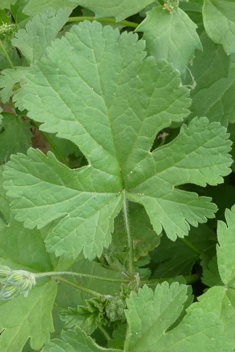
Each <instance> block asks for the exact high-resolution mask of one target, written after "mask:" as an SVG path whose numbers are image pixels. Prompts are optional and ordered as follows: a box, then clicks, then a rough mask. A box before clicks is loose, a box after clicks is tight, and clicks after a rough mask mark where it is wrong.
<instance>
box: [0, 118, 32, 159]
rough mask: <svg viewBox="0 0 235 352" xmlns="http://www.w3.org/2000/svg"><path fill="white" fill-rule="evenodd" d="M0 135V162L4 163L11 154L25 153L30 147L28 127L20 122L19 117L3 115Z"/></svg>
mask: <svg viewBox="0 0 235 352" xmlns="http://www.w3.org/2000/svg"><path fill="white" fill-rule="evenodd" d="M3 117H4V119H3V121H2V124H1V125H0V128H2V131H1V134H0V162H1V163H5V162H7V161H8V160H9V157H10V155H11V154H14V153H17V152H22V153H26V151H27V149H28V148H29V147H30V145H31V136H32V135H31V133H30V131H29V129H30V125H29V124H27V123H26V122H23V121H21V119H20V117H19V116H17V115H13V114H10V113H3Z"/></svg>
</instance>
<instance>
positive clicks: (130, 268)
mask: <svg viewBox="0 0 235 352" xmlns="http://www.w3.org/2000/svg"><path fill="white" fill-rule="evenodd" d="M123 194H124V201H123V208H122V210H123V216H124V224H125V230H126V238H127V250H128V263H127V265H128V271H129V274H130V276H131V277H132V278H133V277H135V269H134V246H133V238H132V234H131V228H130V221H129V215H128V200H127V198H126V191H125V190H123Z"/></svg>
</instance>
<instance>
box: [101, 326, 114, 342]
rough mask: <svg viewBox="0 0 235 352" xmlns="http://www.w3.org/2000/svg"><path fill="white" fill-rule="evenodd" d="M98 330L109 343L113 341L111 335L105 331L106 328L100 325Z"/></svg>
mask: <svg viewBox="0 0 235 352" xmlns="http://www.w3.org/2000/svg"><path fill="white" fill-rule="evenodd" d="M98 329H99V330H100V331H101V332H102V334H103V335H104V337H105V338H106V340H107V341H110V340H111V336H110V335H109V333H108V332H107V331H106V330H105V328H104V327H103V326H101V325H98Z"/></svg>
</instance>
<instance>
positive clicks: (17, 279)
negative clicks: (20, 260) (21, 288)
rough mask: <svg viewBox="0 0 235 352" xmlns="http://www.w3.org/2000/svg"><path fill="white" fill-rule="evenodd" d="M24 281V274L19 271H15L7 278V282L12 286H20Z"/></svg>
mask: <svg viewBox="0 0 235 352" xmlns="http://www.w3.org/2000/svg"><path fill="white" fill-rule="evenodd" d="M21 281H22V274H21V273H20V272H18V271H13V272H12V273H11V274H10V275H8V276H7V282H8V283H9V284H12V285H19V284H20V283H21Z"/></svg>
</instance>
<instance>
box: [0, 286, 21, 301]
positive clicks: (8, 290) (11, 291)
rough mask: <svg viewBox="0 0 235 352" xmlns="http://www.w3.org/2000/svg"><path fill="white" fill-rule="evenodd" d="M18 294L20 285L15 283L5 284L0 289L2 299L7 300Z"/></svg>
mask: <svg viewBox="0 0 235 352" xmlns="http://www.w3.org/2000/svg"><path fill="white" fill-rule="evenodd" d="M17 294H18V287H17V286H15V285H4V286H3V287H2V289H1V291H0V299H2V300H7V299H11V298H14V297H15V296H16V295H17Z"/></svg>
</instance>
